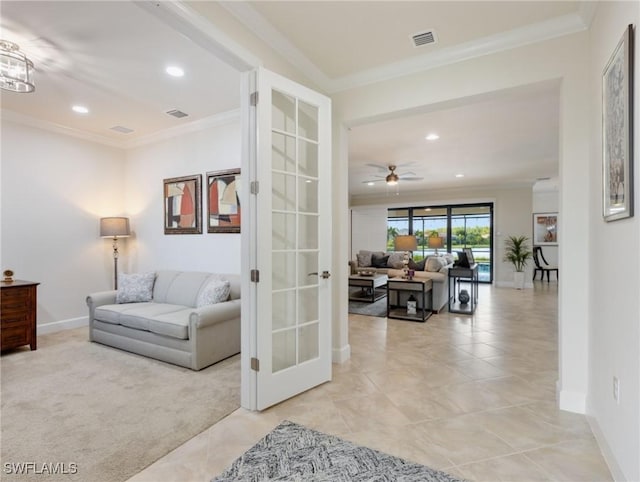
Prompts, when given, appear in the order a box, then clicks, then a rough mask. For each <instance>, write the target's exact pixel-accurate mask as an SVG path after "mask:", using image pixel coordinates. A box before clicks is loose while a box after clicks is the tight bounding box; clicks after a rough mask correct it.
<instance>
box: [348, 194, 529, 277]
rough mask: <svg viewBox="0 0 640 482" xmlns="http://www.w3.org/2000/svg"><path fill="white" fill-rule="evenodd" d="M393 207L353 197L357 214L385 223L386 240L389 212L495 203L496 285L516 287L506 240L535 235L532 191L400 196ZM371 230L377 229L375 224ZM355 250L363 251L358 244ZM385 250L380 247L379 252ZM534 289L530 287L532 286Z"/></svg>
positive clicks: (379, 200) (373, 199) (373, 198)
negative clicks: (533, 233) (424, 207)
mask: <svg viewBox="0 0 640 482" xmlns="http://www.w3.org/2000/svg"><path fill="white" fill-rule="evenodd" d="M393 201H394V202H393V204H389V203H388V201H385V199H384V198H380V197H379V196H371V197H355V196H354V197H353V198H352V200H351V203H352V211H353V212H356V211H358V212H367V213H370V214H371V215H375V214H377V215H378V219H381V221H379V224H378V229H381V227H383V228H384V236H385V237H384V239H385V240H386V220H387V208H390V207H409V206H420V205H425V204H431V205H442V204H469V203H480V202H492V203H493V205H494V226H493V228H494V239H493V244H494V255H495V259H496V261H497V262H496V263H495V264H494V270H495V271H494V275H493V276H494V283H495V284H496V285H497V286H513V265H512V264H510V263H505V262H503V261H502V259H503V257H504V239H505V238H506V237H507V236H510V235H525V236H528V235H529V233H530V231H531V188H493V189H445V190H429V191H420V192H410V191H409V192H405V193H403V192H400V194H399V195H398V196H394V198H393ZM369 225H370V226H375V224H374V222H373V220H370V222H369ZM355 240H356V237H355V236H354V243H353V249H354V250H355V252H357V251H358V250H359V249H367V248H360V247H359V246H358V245H356V243H355ZM380 249H382V248H380V247H377V248H376V250H380ZM531 276H532V271H531V266H528V267H527V270H526V274H525V279H527V280H530V279H531ZM528 285H529V286H530V284H528Z"/></svg>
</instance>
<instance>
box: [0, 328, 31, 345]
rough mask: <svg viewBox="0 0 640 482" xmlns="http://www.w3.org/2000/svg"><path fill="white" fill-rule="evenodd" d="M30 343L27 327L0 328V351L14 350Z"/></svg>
mask: <svg viewBox="0 0 640 482" xmlns="http://www.w3.org/2000/svg"><path fill="white" fill-rule="evenodd" d="M30 341H31V337H30V336H29V327H28V326H27V325H22V326H4V325H3V326H2V334H1V340H0V344H1V345H2V349H3V350H4V349H5V348H15V347H17V346H21V345H27V344H28V343H29V342H30Z"/></svg>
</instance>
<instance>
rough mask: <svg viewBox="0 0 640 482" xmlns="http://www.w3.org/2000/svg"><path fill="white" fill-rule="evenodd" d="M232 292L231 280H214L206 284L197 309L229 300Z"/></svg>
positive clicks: (199, 296)
mask: <svg viewBox="0 0 640 482" xmlns="http://www.w3.org/2000/svg"><path fill="white" fill-rule="evenodd" d="M230 292H231V283H230V282H229V280H226V279H222V278H213V279H211V280H209V281H208V282H207V284H205V285H204V286H203V287H202V289H201V290H200V293H198V299H197V300H196V308H200V307H202V306H207V305H215V304H216V303H222V302H223V301H227V300H228V299H229V293H230Z"/></svg>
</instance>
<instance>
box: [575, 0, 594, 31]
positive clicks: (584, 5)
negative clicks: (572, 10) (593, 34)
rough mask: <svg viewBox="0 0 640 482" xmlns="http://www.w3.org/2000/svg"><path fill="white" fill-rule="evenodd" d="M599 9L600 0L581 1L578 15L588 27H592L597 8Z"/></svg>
mask: <svg viewBox="0 0 640 482" xmlns="http://www.w3.org/2000/svg"><path fill="white" fill-rule="evenodd" d="M597 9H598V2H594V1H586V0H585V1H582V2H580V8H579V9H578V15H580V18H582V22H583V23H584V25H585V27H586V28H591V22H593V17H595V16H596V10H597Z"/></svg>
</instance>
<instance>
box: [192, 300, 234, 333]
mask: <svg viewBox="0 0 640 482" xmlns="http://www.w3.org/2000/svg"><path fill="white" fill-rule="evenodd" d="M234 318H240V300H239V299H237V300H229V301H225V302H223V303H216V304H215V305H207V306H202V307H200V308H195V309H194V310H193V312H192V313H191V314H190V315H189V324H190V325H191V327H192V328H195V329H198V328H204V327H205V326H210V325H215V324H216V323H221V322H223V321H227V320H232V319H234Z"/></svg>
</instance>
